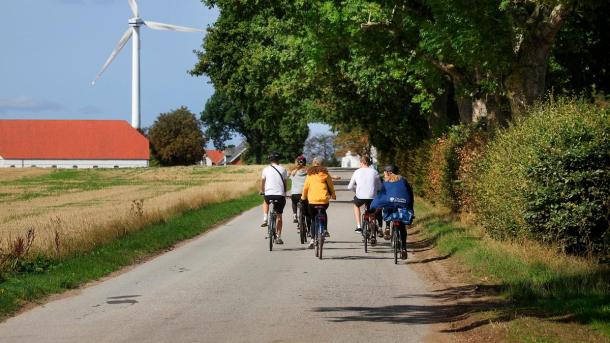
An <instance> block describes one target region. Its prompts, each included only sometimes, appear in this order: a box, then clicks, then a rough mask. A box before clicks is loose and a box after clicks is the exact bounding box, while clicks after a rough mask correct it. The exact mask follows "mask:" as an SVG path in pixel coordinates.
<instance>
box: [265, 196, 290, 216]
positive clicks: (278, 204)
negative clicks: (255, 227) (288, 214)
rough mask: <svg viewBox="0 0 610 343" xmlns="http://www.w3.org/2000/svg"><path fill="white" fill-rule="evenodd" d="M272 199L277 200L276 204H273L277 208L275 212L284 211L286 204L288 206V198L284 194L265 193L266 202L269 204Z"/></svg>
mask: <svg viewBox="0 0 610 343" xmlns="http://www.w3.org/2000/svg"><path fill="white" fill-rule="evenodd" d="M270 201H273V202H275V205H273V206H274V208H275V212H277V213H282V212H284V206H286V198H285V197H284V196H283V195H265V203H267V205H268V204H269V202H270Z"/></svg>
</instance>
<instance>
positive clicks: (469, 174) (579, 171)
mask: <svg viewBox="0 0 610 343" xmlns="http://www.w3.org/2000/svg"><path fill="white" fill-rule="evenodd" d="M396 161H397V163H398V164H399V166H400V167H401V169H402V170H403V171H404V174H405V176H406V177H407V178H408V179H409V180H410V182H411V183H412V184H413V186H414V189H415V190H416V193H418V195H420V196H423V197H424V198H426V199H428V200H430V201H432V202H435V203H440V204H443V205H445V206H447V207H450V208H451V209H452V210H454V211H455V212H471V213H473V214H474V218H475V220H476V221H477V223H479V224H481V225H482V226H483V227H485V229H486V230H487V232H489V233H490V234H491V235H492V236H493V237H495V238H502V239H515V238H521V237H527V238H531V239H536V240H538V241H541V242H545V243H547V244H550V245H553V246H557V247H558V248H560V249H562V250H564V251H566V252H570V253H578V254H585V253H594V254H601V255H606V256H607V255H608V254H609V253H610V248H609V247H610V230H609V228H608V227H609V223H610V110H608V108H604V107H600V106H597V105H593V104H590V103H587V102H586V101H584V100H578V99H560V100H558V101H553V102H547V103H544V104H540V105H537V106H535V107H533V108H531V110H530V111H529V112H528V113H527V115H524V116H523V117H520V118H516V119H515V120H514V122H513V123H512V124H511V125H510V126H509V127H507V128H504V129H499V130H496V131H493V132H492V131H490V130H487V128H486V126H485V125H483V124H477V125H461V126H456V127H453V128H451V129H450V130H449V132H448V133H447V134H445V135H443V136H442V137H440V138H438V139H435V140H430V141H427V142H424V143H422V144H421V145H419V146H418V147H414V148H411V149H408V150H405V151H401V152H399V153H398V154H397V156H396Z"/></svg>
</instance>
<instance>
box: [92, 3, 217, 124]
mask: <svg viewBox="0 0 610 343" xmlns="http://www.w3.org/2000/svg"><path fill="white" fill-rule="evenodd" d="M127 1H128V3H129V7H130V8H131V12H132V14H133V17H131V18H130V19H129V28H128V29H127V31H125V33H124V34H123V36H121V39H119V42H118V43H117V46H116V47H115V48H114V50H113V51H112V53H111V54H110V57H108V59H107V60H106V63H104V65H103V66H102V69H101V70H100V72H99V73H98V74H97V76H96V78H95V80H93V82H92V83H91V84H92V85H95V83H96V82H97V80H99V78H100V77H101V76H102V74H103V73H104V71H105V70H106V69H107V68H108V66H109V65H110V64H111V63H112V61H113V60H114V59H115V57H116V56H117V55H118V54H119V52H120V51H121V50H122V49H123V47H124V46H125V44H127V42H128V41H129V39H130V38H132V36H133V40H132V56H131V126H133V127H134V128H136V129H139V128H140V121H141V120H140V118H141V117H140V27H141V26H146V27H148V28H151V29H153V30H167V31H180V32H205V30H202V29H195V28H190V27H184V26H176V25H171V24H163V23H157V22H154V21H145V20H142V18H140V14H139V11H138V4H137V2H136V0H127Z"/></svg>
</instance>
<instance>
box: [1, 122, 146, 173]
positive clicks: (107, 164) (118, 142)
mask: <svg viewBox="0 0 610 343" xmlns="http://www.w3.org/2000/svg"><path fill="white" fill-rule="evenodd" d="M149 158H150V149H149V142H148V139H146V137H144V136H143V135H142V134H141V133H140V132H138V131H137V130H136V129H134V128H132V127H131V125H129V123H128V122H126V121H124V120H0V168H25V167H42V168H45V167H53V168H133V167H147V166H148V160H149Z"/></svg>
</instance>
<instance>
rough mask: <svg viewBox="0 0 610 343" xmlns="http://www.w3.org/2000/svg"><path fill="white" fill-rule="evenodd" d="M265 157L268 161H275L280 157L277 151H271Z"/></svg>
mask: <svg viewBox="0 0 610 343" xmlns="http://www.w3.org/2000/svg"><path fill="white" fill-rule="evenodd" d="M267 159H268V160H269V162H277V161H278V160H279V159H280V155H278V153H277V152H271V153H269V156H268V157H267Z"/></svg>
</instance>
